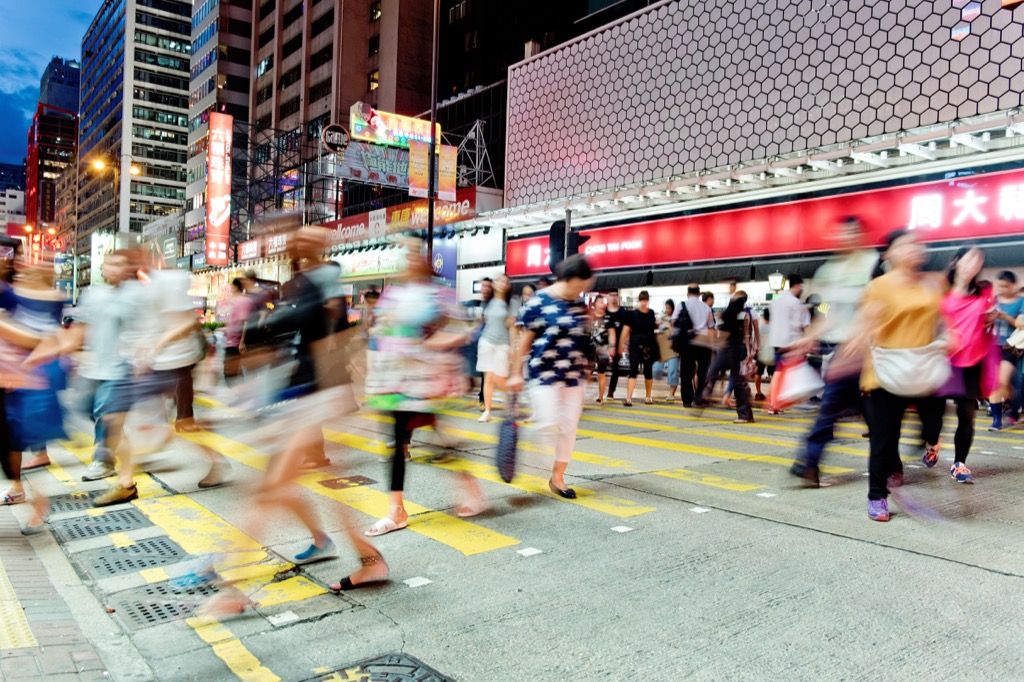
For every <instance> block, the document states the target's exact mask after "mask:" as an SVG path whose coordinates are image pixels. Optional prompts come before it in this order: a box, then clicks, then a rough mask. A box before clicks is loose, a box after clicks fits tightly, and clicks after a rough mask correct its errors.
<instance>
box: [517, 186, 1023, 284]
mask: <svg viewBox="0 0 1024 682" xmlns="http://www.w3.org/2000/svg"><path fill="white" fill-rule="evenodd" d="M848 216H857V217H858V218H859V219H860V220H861V223H862V224H863V225H864V228H865V229H866V231H867V237H868V242H869V243H871V244H881V243H882V241H883V240H884V239H885V236H886V235H887V234H888V233H889V232H891V231H892V230H894V229H897V228H901V227H902V228H907V229H911V230H915V231H917V232H919V233H920V234H921V238H922V239H923V240H924V241H926V242H941V241H952V240H959V239H970V238H985V237H999V236H1008V235H1024V170H1014V171H1004V172H999V173H986V174H978V175H969V176H963V177H957V178H951V179H947V180H938V181H934V182H928V183H918V184H913V185H901V186H897V187H889V188H885V189H878V190H867V191H863V192H853V193H849V194H839V195H833V196H827V197H819V198H813V199H797V200H793V201H787V202H783V203H778V204H766V205H761V206H751V207H748V208H738V209H731V210H725V211H717V212H713V213H702V214H698V215H689V216H679V217H674V218H664V219H660V220H651V221H647V222H641V223H634V224H630V225H618V226H612V227H600V228H594V229H584V230H582V234H584V235H587V236H589V237H590V240H589V241H587V242H586V243H585V244H584V245H583V248H582V251H583V253H584V254H585V255H586V256H587V258H588V259H589V260H590V263H591V265H592V266H593V267H594V268H598V269H602V268H633V267H647V266H651V265H668V264H673V263H694V262H701V261H711V260H730V259H740V258H759V257H769V256H785V255H791V254H801V253H814V252H823V251H832V250H834V248H835V243H834V242H833V240H832V236H831V235H832V230H831V229H830V228H831V227H832V226H833V225H835V224H837V223H838V222H839V221H840V220H842V219H843V218H845V217H848ZM547 246H548V237H547V235H544V236H539V237H528V238H525V239H512V240H509V242H508V245H507V248H506V260H507V270H508V273H509V274H510V275H513V276H524V275H540V274H545V273H547V272H548V258H547V253H546V251H547Z"/></svg>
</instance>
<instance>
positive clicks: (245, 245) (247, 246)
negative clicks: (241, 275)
mask: <svg viewBox="0 0 1024 682" xmlns="http://www.w3.org/2000/svg"><path fill="white" fill-rule="evenodd" d="M259 257H260V240H259V239H250V240H248V241H244V242H238V262H242V261H245V260H253V259H254V258H259Z"/></svg>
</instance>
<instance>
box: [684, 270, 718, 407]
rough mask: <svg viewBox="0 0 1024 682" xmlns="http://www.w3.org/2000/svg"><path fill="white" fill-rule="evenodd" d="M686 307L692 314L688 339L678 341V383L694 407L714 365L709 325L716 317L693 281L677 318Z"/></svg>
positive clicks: (700, 402)
mask: <svg viewBox="0 0 1024 682" xmlns="http://www.w3.org/2000/svg"><path fill="white" fill-rule="evenodd" d="M684 309H685V310H686V312H687V314H688V315H689V316H690V325H691V329H690V333H689V338H688V339H680V340H679V341H678V343H679V348H680V350H679V383H680V391H681V393H682V398H683V407H693V406H694V403H695V401H696V403H697V405H698V406H700V405H701V404H702V402H703V398H702V397H701V396H702V395H703V393H704V384H705V382H706V381H707V376H708V369H709V368H710V367H711V344H710V342H709V329H710V327H709V325H710V324H711V320H712V319H713V317H712V316H713V314H714V313H712V312H711V308H709V307H708V305H707V304H706V303H704V301H702V300H701V296H700V287H699V286H697V285H696V284H691V285H690V286H689V287H687V289H686V300H685V301H684V302H683V304H682V305H681V306H679V310H678V311H677V317H678V315H679V314H681V313H682V311H683V310H684Z"/></svg>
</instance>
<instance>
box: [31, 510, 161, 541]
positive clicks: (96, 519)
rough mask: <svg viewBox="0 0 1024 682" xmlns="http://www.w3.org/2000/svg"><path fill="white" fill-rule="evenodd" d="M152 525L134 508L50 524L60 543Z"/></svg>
mask: <svg viewBox="0 0 1024 682" xmlns="http://www.w3.org/2000/svg"><path fill="white" fill-rule="evenodd" d="M152 525H153V524H152V523H150V521H149V519H147V518H146V517H145V516H144V515H143V514H142V512H140V511H139V510H138V509H134V508H131V509H116V510H113V511H108V512H106V513H104V514H99V515H97V516H77V517H75V518H73V519H62V520H60V521H54V522H52V523H51V527H52V528H53V532H54V533H55V534H56V535H57V539H58V540H59V541H60V542H71V541H72V540H84V539H85V538H95V537H100V536H101V535H108V534H110V533H119V532H122V531H126V530H134V529H136V528H145V527H146V526H152Z"/></svg>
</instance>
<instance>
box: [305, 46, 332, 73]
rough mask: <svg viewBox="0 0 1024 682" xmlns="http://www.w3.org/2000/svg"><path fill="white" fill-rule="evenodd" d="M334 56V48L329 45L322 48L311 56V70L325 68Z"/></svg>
mask: <svg viewBox="0 0 1024 682" xmlns="http://www.w3.org/2000/svg"><path fill="white" fill-rule="evenodd" d="M333 55H334V46H333V45H328V46H327V47H322V48H320V49H319V50H317V51H316V52H314V53H313V54H311V55H310V56H309V70H310V71H312V70H313V69H316V68H317V67H320V66H323V65H324V64H326V63H327V62H329V61H331V57H332V56H333Z"/></svg>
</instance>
